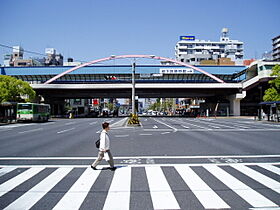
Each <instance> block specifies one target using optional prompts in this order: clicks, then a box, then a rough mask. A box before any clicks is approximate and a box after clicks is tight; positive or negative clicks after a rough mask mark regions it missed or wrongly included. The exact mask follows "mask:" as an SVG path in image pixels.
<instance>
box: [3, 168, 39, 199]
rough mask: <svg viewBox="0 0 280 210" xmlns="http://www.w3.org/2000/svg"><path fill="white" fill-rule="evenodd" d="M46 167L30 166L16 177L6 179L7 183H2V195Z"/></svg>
mask: <svg viewBox="0 0 280 210" xmlns="http://www.w3.org/2000/svg"><path fill="white" fill-rule="evenodd" d="M43 169H44V168H30V169H28V170H26V171H24V172H23V173H21V174H19V175H17V176H15V177H14V178H12V179H10V180H8V181H6V182H5V183H3V184H1V185H0V197H1V196H3V195H4V194H6V193H7V192H9V191H11V190H12V189H14V188H15V187H17V186H18V185H20V184H21V183H23V182H25V181H26V180H28V179H30V178H31V177H33V176H34V175H36V174H37V173H39V172H40V171H42V170H43Z"/></svg>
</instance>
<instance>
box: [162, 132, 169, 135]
mask: <svg viewBox="0 0 280 210" xmlns="http://www.w3.org/2000/svg"><path fill="white" fill-rule="evenodd" d="M168 133H170V132H163V133H161V134H162V135H165V134H168Z"/></svg>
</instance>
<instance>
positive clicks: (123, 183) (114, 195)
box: [103, 167, 131, 210]
mask: <svg viewBox="0 0 280 210" xmlns="http://www.w3.org/2000/svg"><path fill="white" fill-rule="evenodd" d="M130 185H131V168H129V167H124V168H118V169H117V170H116V171H115V174H114V177H113V180H112V183H111V186H110V189H109V192H108V195H107V198H106V201H105V204H104V207H103V210H113V209H122V210H129V202H130Z"/></svg>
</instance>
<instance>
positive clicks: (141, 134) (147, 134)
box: [139, 133, 153, 136]
mask: <svg viewBox="0 0 280 210" xmlns="http://www.w3.org/2000/svg"><path fill="white" fill-rule="evenodd" d="M139 135H140V136H152V135H153V134H151V133H140V134H139Z"/></svg>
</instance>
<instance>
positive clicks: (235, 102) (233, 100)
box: [228, 91, 246, 116]
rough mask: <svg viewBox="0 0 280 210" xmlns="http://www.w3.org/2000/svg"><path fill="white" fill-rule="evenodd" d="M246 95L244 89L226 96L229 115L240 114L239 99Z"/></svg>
mask: <svg viewBox="0 0 280 210" xmlns="http://www.w3.org/2000/svg"><path fill="white" fill-rule="evenodd" d="M245 97H246V91H242V93H236V94H233V95H230V96H229V97H228V99H229V103H230V115H233V116H240V101H241V100H242V99H243V98H245Z"/></svg>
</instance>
